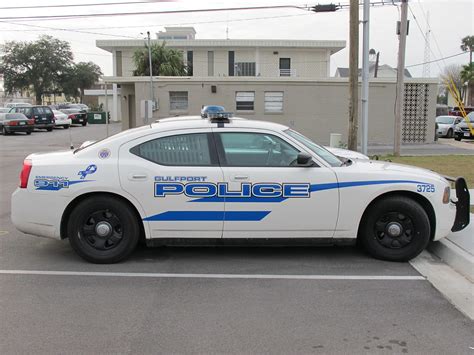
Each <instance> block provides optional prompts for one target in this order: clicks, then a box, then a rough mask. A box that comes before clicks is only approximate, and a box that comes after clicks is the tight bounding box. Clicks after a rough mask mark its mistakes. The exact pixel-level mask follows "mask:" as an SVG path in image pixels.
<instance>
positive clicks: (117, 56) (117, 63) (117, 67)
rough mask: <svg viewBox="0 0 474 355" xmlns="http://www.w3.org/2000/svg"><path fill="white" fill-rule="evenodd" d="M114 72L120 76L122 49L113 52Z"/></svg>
mask: <svg viewBox="0 0 474 355" xmlns="http://www.w3.org/2000/svg"><path fill="white" fill-rule="evenodd" d="M115 72H116V75H117V76H122V51H116V52H115Z"/></svg>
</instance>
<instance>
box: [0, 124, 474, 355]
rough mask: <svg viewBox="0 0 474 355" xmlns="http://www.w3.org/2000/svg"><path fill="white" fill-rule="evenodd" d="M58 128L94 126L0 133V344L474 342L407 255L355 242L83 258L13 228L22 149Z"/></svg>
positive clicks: (189, 348) (76, 135) (99, 128)
mask: <svg viewBox="0 0 474 355" xmlns="http://www.w3.org/2000/svg"><path fill="white" fill-rule="evenodd" d="M119 129H120V127H119V125H117V124H114V125H111V127H110V132H117V131H118V130H119ZM70 134H71V136H72V141H73V145H74V146H76V147H77V146H78V144H80V143H81V142H83V141H85V140H94V139H99V138H102V137H103V136H105V126H103V125H90V126H87V127H73V128H71V129H70V130H61V129H58V130H54V131H53V132H52V133H48V132H35V133H33V135H31V136H26V135H20V134H17V135H14V136H7V137H4V136H0V157H1V159H0V179H1V184H0V319H1V321H0V333H1V334H2V336H1V337H0V353H2V354H14V353H36V354H43V353H45V354H46V353H47V354H56V353H58V354H59V353H81V354H96V353H101V354H104V353H274V354H276V353H281V354H290V353H301V354H307V353H338V354H348V353H351V354H359V353H370V354H372V353H401V354H403V353H409V354H413V353H416V354H469V353H470V354H472V353H473V350H472V347H474V340H473V339H474V327H473V323H472V322H471V321H470V320H469V319H468V318H466V317H465V316H464V315H463V314H462V313H461V312H459V311H458V310H457V309H456V308H455V307H454V306H453V305H451V304H450V303H449V301H448V300H447V299H445V298H444V297H443V296H442V295H441V294H440V293H439V292H438V291H437V290H436V289H435V288H433V287H432V286H431V284H430V283H429V282H428V281H426V280H425V279H424V278H423V277H422V276H421V275H420V274H419V273H418V272H417V271H416V270H415V269H414V268H413V267H412V266H411V265H410V264H409V263H391V262H383V261H378V260H374V259H372V258H370V257H368V256H366V255H365V254H364V253H362V252H361V251H360V250H358V249H357V248H356V247H344V248H342V247H338V248H336V247H311V248H301V247H294V248H275V247H260V248H229V247H227V248H224V247H210V248H197V247H195V248H185V247H181V248H178V247H166V248H156V249H149V248H145V247H143V246H142V247H139V249H138V250H137V251H136V252H135V254H134V255H133V257H132V258H131V259H130V260H128V261H127V262H124V263H120V264H115V265H93V264H88V263H86V262H84V261H83V260H82V259H80V258H79V257H78V256H76V254H75V253H74V252H73V251H72V250H71V248H70V247H69V244H68V242H67V241H54V240H48V239H41V238H36V237H33V236H28V235H24V234H22V233H20V232H18V231H16V230H15V229H14V227H13V225H12V224H11V222H10V206H9V203H10V195H11V193H12V192H13V190H14V189H15V188H16V185H17V183H18V173H19V171H20V169H21V164H22V160H23V158H24V157H25V156H26V155H28V154H29V153H31V152H35V151H51V150H57V149H67V148H68V147H69V140H70ZM41 208H48V207H47V206H42V207H41Z"/></svg>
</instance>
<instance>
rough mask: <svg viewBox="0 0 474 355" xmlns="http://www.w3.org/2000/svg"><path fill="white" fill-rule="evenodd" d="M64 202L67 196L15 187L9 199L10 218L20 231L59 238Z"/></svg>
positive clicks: (65, 202)
mask: <svg viewBox="0 0 474 355" xmlns="http://www.w3.org/2000/svg"><path fill="white" fill-rule="evenodd" d="M66 204H67V198H65V197H63V196H59V195H56V194H55V195H54V197H53V196H52V195H51V194H50V193H35V192H31V191H29V190H28V189H20V188H17V189H16V190H15V192H13V194H12V199H11V220H12V223H13V225H14V226H15V227H16V228H17V229H18V230H19V231H20V232H23V233H26V234H31V235H35V236H38V237H45V238H53V239H61V236H60V225H61V217H62V214H63V211H64V209H65V207H66ZM45 206H47V207H45Z"/></svg>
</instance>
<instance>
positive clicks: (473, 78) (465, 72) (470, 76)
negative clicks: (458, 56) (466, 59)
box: [459, 62, 474, 105]
mask: <svg viewBox="0 0 474 355" xmlns="http://www.w3.org/2000/svg"><path fill="white" fill-rule="evenodd" d="M459 75H460V76H461V79H462V82H463V83H464V84H465V85H466V90H465V91H464V95H465V97H464V102H466V104H467V105H471V104H472V102H469V101H471V97H472V96H471V94H470V93H471V90H473V89H474V88H473V86H474V63H472V62H471V63H470V64H468V65H463V67H462V70H461V72H460V73H459Z"/></svg>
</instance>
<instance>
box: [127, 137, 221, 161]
mask: <svg viewBox="0 0 474 355" xmlns="http://www.w3.org/2000/svg"><path fill="white" fill-rule="evenodd" d="M130 152H131V153H133V154H135V155H138V156H139V157H142V158H144V159H146V160H150V161H152V162H154V163H157V164H160V165H174V166H211V165H217V164H215V159H212V158H211V152H210V149H209V140H208V135H207V133H193V134H182V135H177V136H169V137H162V138H157V139H153V140H151V141H148V142H145V143H142V144H140V145H137V146H135V147H133V148H132V149H131V150H130Z"/></svg>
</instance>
